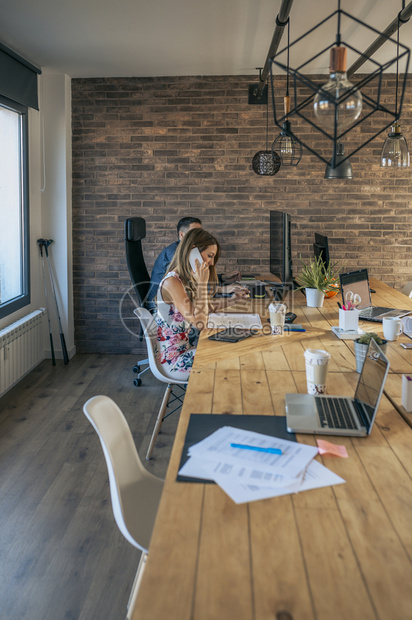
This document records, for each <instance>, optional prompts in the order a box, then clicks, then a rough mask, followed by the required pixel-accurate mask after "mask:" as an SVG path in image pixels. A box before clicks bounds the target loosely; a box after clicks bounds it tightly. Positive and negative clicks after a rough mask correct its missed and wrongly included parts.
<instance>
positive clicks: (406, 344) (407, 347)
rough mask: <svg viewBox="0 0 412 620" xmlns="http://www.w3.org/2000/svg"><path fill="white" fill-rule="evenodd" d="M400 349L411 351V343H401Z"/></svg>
mask: <svg viewBox="0 0 412 620" xmlns="http://www.w3.org/2000/svg"><path fill="white" fill-rule="evenodd" d="M401 347H403V348H404V349H412V342H401Z"/></svg>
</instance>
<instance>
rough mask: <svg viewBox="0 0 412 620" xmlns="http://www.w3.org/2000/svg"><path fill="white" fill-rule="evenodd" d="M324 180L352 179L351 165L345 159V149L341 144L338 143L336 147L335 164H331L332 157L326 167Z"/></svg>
mask: <svg viewBox="0 0 412 620" xmlns="http://www.w3.org/2000/svg"><path fill="white" fill-rule="evenodd" d="M333 163H335V165H333ZM325 179H353V174H352V165H351V163H350V161H349V159H348V158H346V157H345V147H344V146H343V144H342V142H338V143H337V145H336V155H335V162H333V157H332V159H331V160H330V162H329V163H328V165H327V166H326V170H325Z"/></svg>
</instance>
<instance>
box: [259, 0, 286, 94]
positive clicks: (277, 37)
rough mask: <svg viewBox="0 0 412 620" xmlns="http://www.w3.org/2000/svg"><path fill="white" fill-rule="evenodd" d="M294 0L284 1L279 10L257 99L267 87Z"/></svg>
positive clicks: (260, 78)
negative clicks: (274, 58)
mask: <svg viewBox="0 0 412 620" xmlns="http://www.w3.org/2000/svg"><path fill="white" fill-rule="evenodd" d="M292 4H293V0H282V4H281V6H280V9H279V13H278V15H277V17H276V28H275V32H274V33H273V37H272V42H271V44H270V47H269V51H268V53H267V56H266V61H265V66H264V67H263V69H262V72H261V74H260V77H259V84H258V85H257V87H256V93H255V96H256V98H257V99H259V98H260V96H261V95H262V91H263V89H264V87H265V84H266V80H267V77H268V75H269V61H270V59H271V58H272V57H273V56H274V55H275V54H276V52H277V50H278V47H279V44H280V42H281V39H282V36H283V30H284V29H285V26H287V24H288V20H289V13H290V10H291V8H292Z"/></svg>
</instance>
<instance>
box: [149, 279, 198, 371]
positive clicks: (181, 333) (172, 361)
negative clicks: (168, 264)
mask: <svg viewBox="0 0 412 620" xmlns="http://www.w3.org/2000/svg"><path fill="white" fill-rule="evenodd" d="M167 278H177V279H178V280H179V282H181V279H180V278H179V276H178V274H177V273H176V272H175V271H171V272H169V273H168V274H167V275H166V276H165V277H164V278H163V280H162V281H161V283H160V285H159V290H158V293H157V313H156V316H155V318H156V323H157V345H158V346H157V351H156V359H157V361H158V362H160V363H161V364H166V370H167V371H168V372H170V371H171V372H175V371H176V372H186V373H187V372H190V370H191V368H192V365H193V358H194V355H195V352H196V347H191V346H190V343H189V332H190V330H191V329H192V325H191V324H190V323H189V321H186V320H185V319H184V317H183V316H182V315H181V314H180V312H179V311H178V310H177V309H176V308H175V306H174V305H173V304H167V303H166V302H164V301H163V297H162V285H163V282H164V281H165V280H166V279H167Z"/></svg>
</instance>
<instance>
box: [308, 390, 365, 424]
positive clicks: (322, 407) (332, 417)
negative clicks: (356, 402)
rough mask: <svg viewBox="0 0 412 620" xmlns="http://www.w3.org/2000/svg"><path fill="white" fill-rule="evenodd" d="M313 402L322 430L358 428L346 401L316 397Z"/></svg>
mask: <svg viewBox="0 0 412 620" xmlns="http://www.w3.org/2000/svg"><path fill="white" fill-rule="evenodd" d="M315 401H316V406H317V409H318V414H319V419H320V423H321V425H322V427H323V428H343V429H345V428H346V429H357V428H358V425H357V424H356V422H355V419H354V417H353V413H352V411H351V409H350V407H349V403H348V401H347V400H346V399H344V398H319V397H316V398H315Z"/></svg>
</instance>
